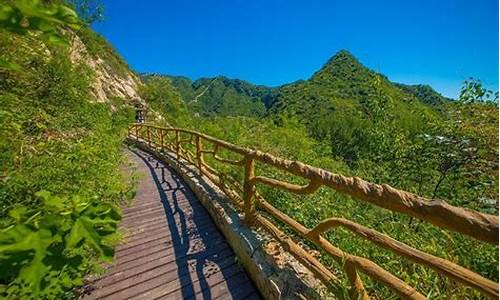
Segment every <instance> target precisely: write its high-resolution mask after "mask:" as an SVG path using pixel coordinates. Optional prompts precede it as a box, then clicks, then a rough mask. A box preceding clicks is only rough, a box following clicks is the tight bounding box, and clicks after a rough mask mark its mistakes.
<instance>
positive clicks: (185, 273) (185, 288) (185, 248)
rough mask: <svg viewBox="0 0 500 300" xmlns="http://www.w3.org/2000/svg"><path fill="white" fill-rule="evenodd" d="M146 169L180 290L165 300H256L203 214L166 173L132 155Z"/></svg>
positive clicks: (187, 191) (142, 155)
mask: <svg viewBox="0 0 500 300" xmlns="http://www.w3.org/2000/svg"><path fill="white" fill-rule="evenodd" d="M132 151H133V152H134V153H135V155H137V156H138V157H139V158H141V159H142V161H143V162H144V164H145V165H146V166H147V168H148V169H149V172H150V175H151V178H152V180H153V181H154V183H155V186H156V188H157V189H158V194H159V197H160V201H161V204H162V205H163V209H164V212H165V216H166V223H167V226H168V231H169V232H170V235H171V242H172V248H173V251H174V255H175V263H176V265H177V268H176V269H177V270H176V272H177V278H176V279H177V280H179V281H180V286H181V288H180V290H179V289H178V290H176V291H173V292H172V293H171V294H170V293H169V294H168V295H164V297H165V296H170V297H168V298H172V299H174V298H182V299H189V298H197V299H215V298H218V297H222V298H224V299H245V298H248V297H251V298H259V297H258V294H257V292H256V290H255V288H254V287H253V285H252V284H251V283H250V282H249V279H248V277H247V276H246V274H245V273H244V271H243V269H242V267H241V266H239V265H238V264H237V263H236V259H235V256H234V253H233V252H232V251H231V250H230V248H229V246H228V244H227V243H226V242H225V240H224V238H223V236H222V235H221V234H220V233H219V232H218V231H217V229H216V227H215V224H214V223H213V222H212V221H211V219H210V216H209V215H208V213H207V211H206V210H205V209H204V208H203V206H202V205H201V203H200V202H199V201H198V200H197V199H196V196H195V195H194V194H193V193H192V191H191V190H190V189H189V188H188V187H187V185H186V184H185V183H184V182H183V180H182V179H181V178H180V177H179V176H178V175H177V174H176V173H175V171H174V170H172V169H171V168H170V167H168V166H166V165H164V164H163V163H161V162H159V161H158V160H156V159H155V158H154V157H153V156H151V155H149V154H147V153H145V152H142V151H140V150H135V149H134V150H132Z"/></svg>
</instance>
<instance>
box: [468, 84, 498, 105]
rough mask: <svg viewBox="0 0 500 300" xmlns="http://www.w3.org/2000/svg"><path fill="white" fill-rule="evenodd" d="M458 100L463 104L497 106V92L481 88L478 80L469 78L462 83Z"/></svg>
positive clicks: (481, 85)
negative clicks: (485, 103) (492, 103)
mask: <svg viewBox="0 0 500 300" xmlns="http://www.w3.org/2000/svg"><path fill="white" fill-rule="evenodd" d="M458 100H459V101H460V102H463V103H474V102H496V103H497V104H498V92H496V93H493V91H491V90H488V89H486V88H484V87H483V84H482V83H481V81H480V80H477V79H474V78H469V79H468V80H466V81H465V82H464V85H463V87H462V89H461V90H460V95H459V96H458Z"/></svg>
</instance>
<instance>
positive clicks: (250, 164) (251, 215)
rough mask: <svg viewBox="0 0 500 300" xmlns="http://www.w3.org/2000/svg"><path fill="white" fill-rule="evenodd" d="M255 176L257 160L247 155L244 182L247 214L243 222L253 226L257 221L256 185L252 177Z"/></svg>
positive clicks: (244, 200)
mask: <svg viewBox="0 0 500 300" xmlns="http://www.w3.org/2000/svg"><path fill="white" fill-rule="evenodd" d="M254 177H255V161H254V160H253V158H250V157H248V156H247V157H245V179H244V182H243V207H244V212H245V216H244V219H243V222H244V224H245V225H247V226H251V225H252V224H253V223H254V221H255V196H254V195H255V185H254V184H253V183H252V179H253V178H254Z"/></svg>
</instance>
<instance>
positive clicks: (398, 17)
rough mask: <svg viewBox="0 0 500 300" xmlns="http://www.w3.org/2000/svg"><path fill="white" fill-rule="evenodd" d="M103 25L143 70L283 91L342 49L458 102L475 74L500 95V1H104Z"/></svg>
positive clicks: (399, 79) (394, 77) (100, 26)
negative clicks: (222, 78)
mask: <svg viewBox="0 0 500 300" xmlns="http://www.w3.org/2000/svg"><path fill="white" fill-rule="evenodd" d="M104 3H105V6H106V14H105V15H106V19H105V21H103V22H101V23H98V24H95V25H94V28H95V29H96V30H97V31H98V32H100V33H101V34H102V35H104V36H105V37H106V38H107V39H108V40H109V41H110V42H111V43H112V44H113V45H114V47H115V48H116V49H117V50H118V51H119V52H120V54H121V55H122V56H123V57H124V58H125V59H126V60H127V62H128V63H129V65H130V66H131V67H132V68H133V69H134V70H136V71H138V72H158V73H164V74H172V75H185V76H187V77H190V78H193V79H196V78H199V77H207V76H215V75H225V76H228V77H232V78H240V79H244V80H248V81H250V82H253V83H256V84H264V85H269V86H276V85H280V84H284V83H288V82H292V81H295V80H298V79H307V78H309V77H310V76H311V75H312V73H314V71H316V70H318V69H319V68H320V67H321V66H322V65H323V64H324V63H325V62H326V61H327V60H328V58H330V57H331V56H332V55H334V54H335V53H336V52H337V51H339V50H340V49H347V50H349V51H350V52H351V53H353V54H354V55H355V56H356V57H357V58H358V59H359V60H360V61H361V62H362V63H363V64H364V65H366V66H368V67H369V68H371V69H374V70H376V71H378V72H381V73H384V74H385V75H387V76H388V77H389V78H390V79H391V80H393V81H397V82H403V83H410V84H414V83H426V84H430V85H431V86H433V87H434V88H435V89H436V90H438V91H439V92H441V93H443V94H444V95H446V96H450V97H456V95H457V94H458V91H459V89H460V86H461V83H462V82H463V80H464V79H466V78H468V77H471V76H472V77H475V78H479V79H481V80H482V81H483V83H484V84H485V85H486V86H487V87H488V88H490V89H494V90H498V1H496V0H475V1H462V0H441V1H438V0H435V1H432V0H419V1H417V0H413V1H406V0H398V1H347V0H344V1H334V0H324V1H320V0H316V1H315V0H310V1H306V0H303V1H295V0H211V1H209V0H206V1H200V0H152V1H132V0H120V1H118V0H104Z"/></svg>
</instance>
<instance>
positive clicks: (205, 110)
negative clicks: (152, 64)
mask: <svg viewBox="0 0 500 300" xmlns="http://www.w3.org/2000/svg"><path fill="white" fill-rule="evenodd" d="M149 76H151V75H149ZM156 76H159V75H156ZM147 77H148V75H145V76H143V78H147ZM167 77H168V78H170V79H171V82H172V85H173V86H174V87H175V88H176V90H177V91H178V92H179V93H180V95H181V97H182V99H183V100H184V101H185V102H186V104H187V105H188V106H189V107H190V109H191V110H192V111H193V112H197V113H199V114H201V115H203V116H216V115H218V116H249V117H262V116H264V115H265V113H266V107H265V106H266V105H270V103H271V102H272V99H273V89H271V88H268V87H264V86H257V85H253V84H251V83H249V82H246V81H243V80H239V79H229V78H227V77H224V76H218V77H213V78H201V79H198V80H196V81H191V80H190V79H189V78H186V77H182V76H167Z"/></svg>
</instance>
